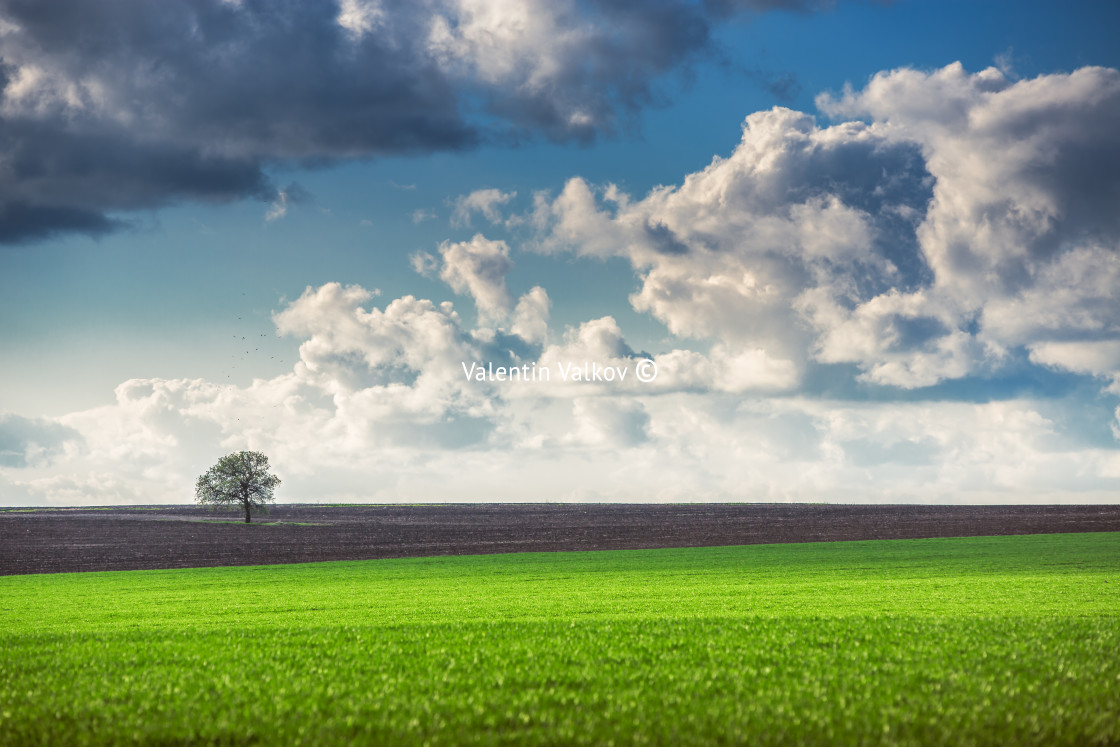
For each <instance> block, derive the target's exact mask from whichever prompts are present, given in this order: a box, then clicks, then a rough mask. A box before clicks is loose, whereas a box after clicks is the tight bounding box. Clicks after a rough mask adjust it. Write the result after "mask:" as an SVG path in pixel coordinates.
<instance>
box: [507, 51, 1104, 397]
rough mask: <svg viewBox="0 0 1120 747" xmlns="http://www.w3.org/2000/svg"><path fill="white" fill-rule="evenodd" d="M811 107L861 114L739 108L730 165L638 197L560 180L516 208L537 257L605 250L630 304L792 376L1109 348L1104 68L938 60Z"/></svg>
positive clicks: (908, 371)
mask: <svg viewBox="0 0 1120 747" xmlns="http://www.w3.org/2000/svg"><path fill="white" fill-rule="evenodd" d="M817 101H818V106H819V107H820V108H821V109H822V110H823V111H824V112H826V113H828V114H830V115H831V116H833V117H834V118H837V119H840V118H843V117H852V116H858V117H863V118H865V121H857V120H850V121H843V120H841V121H838V122H837V123H835V124H832V125H831V126H827V127H824V126H821V125H820V124H819V123H818V122H817V120H816V119H815V118H814V117H812V116H810V115H808V114H804V113H800V112H795V111H791V110H789V109H784V108H774V109H772V110H770V111H764V112H756V113H754V114H750V115H749V116H748V117H747V118H746V120H745V121H744V124H743V137H742V140H741V142H740V143H739V145H738V146H737V147H736V148H735V150H734V152H732V153H731V155H730V156H728V157H726V158H724V157H716V158H714V159H713V161H712V163H711V164H710V165H709V166H707V167H706V168H705V169H703V170H701V171H698V172H696V173H693V174H689V175H687V176H686V177H685V178H684V179H683V181H682V182H681V183H680V184H679V185H676V186H666V187H659V188H657V189H655V190H653V191H652V192H651V193H650V194H648V195H646V196H645V197H644V198H642V199H640V200H636V199H634V198H632V197H631V196H629V195H626V194H624V193H622V192H621V191H620V190H619V189H618V188H617V187H615V186H613V185H607V186H605V187H596V186H593V185H590V184H588V183H587V182H585V181H584V180H582V179H580V178H578V177H577V178H573V179H572V180H570V181H569V182H568V183H567V184H566V185H565V187H564V188H563V190H562V191H561V192H560V193H559V194H558V195H556V196H555V197H551V196H549V195H546V194H537V195H535V197H534V207H533V210H532V212H531V214H530V216H529V222H530V224H531V225H532V226H533V227H534V228H535V230H536V231H537V232H538V236H537V239H536V240H535V243H534V247H535V249H536V250H537V251H542V252H572V253H575V254H577V255H580V256H591V257H612V256H617V257H623V258H625V259H627V260H628V261H629V262H630V263H631V264H632V266H633V267H634V269H635V272H636V273H637V274H638V277H639V280H640V287H639V289H638V290H637V291H636V292H635V293H634V294H632V295H631V297H630V301H631V304H632V305H633V307H634V308H635V309H636V310H637V311H640V312H646V313H649V314H651V315H652V316H653V317H654V318H656V319H658V320H660V321H661V322H663V323H664V324H665V325H666V327H667V328H668V330H669V331H670V332H671V333H672V334H673V335H676V336H678V337H684V338H693V339H696V340H701V341H710V342H712V343H715V344H718V345H723V346H725V347H726V349H727V350H730V351H732V352H733V353H734V354H738V353H741V352H746V351H752V350H754V351H762V352H764V353H765V355H766V356H767V357H768V358H769V359H771V360H774V361H785V362H786V363H787V364H788V365H789V366H792V367H793V369H794V370H795V371H796V375H798V376H800V375H803V374H804V373H805V372H806V371H807V370H808V369H809V368H811V367H813V366H817V365H822V364H823V365H836V364H840V365H854V366H855V367H857V369H858V370H859V378H860V380H861V381H863V382H866V383H870V384H875V385H881V386H889V387H897V388H901V389H915V388H923V387H930V386H934V385H937V384H940V383H942V382H944V381H947V380H953V379H965V378H968V377H972V376H983V375H986V374H988V373H991V372H993V371H997V370H999V368H1000V367H1001V366H1003V365H1005V364H1006V363H1008V362H1010V361H1012V360H1015V359H1016V355H1017V351H1018V354H1021V353H1024V352H1025V351H1029V350H1041V348H1038V345H1039V344H1041V343H1044V342H1048V341H1060V340H1062V339H1067V338H1069V337H1070V336H1075V337H1080V338H1084V339H1093V340H1100V339H1104V340H1116V339H1118V338H1117V335H1118V334H1120V333H1118V332H1117V330H1120V305H1118V303H1120V302H1118V297H1117V294H1116V293H1115V288H1116V287H1117V282H1120V218H1118V215H1120V213H1118V212H1117V211H1116V210H1115V206H1116V205H1117V204H1120V176H1118V174H1120V142H1118V141H1117V139H1116V137H1115V134H1114V133H1115V132H1116V131H1117V129H1118V128H1120V72H1118V71H1116V70H1110V69H1104V68H1084V69H1081V70H1077V71H1075V72H1073V73H1070V74H1055V75H1044V76H1040V77H1038V78H1035V79H1031V80H1021V81H1017V82H1012V81H1008V80H1007V79H1006V78H1005V77H1004V76H1003V74H1002V73H1000V72H999V71H998V70H995V69H994V68H993V69H988V70H984V71H981V72H979V73H975V74H969V73H967V72H965V71H964V69H963V68H962V67H961V66H960V65H959V64H953V65H949V66H947V67H945V68H943V69H941V70H936V71H933V72H928V73H927V72H919V71H915V70H909V69H903V70H897V71H891V72H886V73H880V74H878V75H876V76H874V77H873V78H872V79H871V82H870V83H869V84H868V85H867V87H866V88H865V89H863V90H859V91H856V90H853V89H851V88H848V89H846V90H845V92H844V93H843V94H841V95H839V96H833V95H828V94H826V95H822V96H820V97H818V99H817ZM1038 355H1040V354H1036V358H1037V359H1038V360H1041V358H1038ZM1046 360H1047V365H1055V362H1054V361H1053V359H1052V358H1049V357H1048V358H1046ZM1070 370H1076V369H1070ZM1105 373H1108V372H1105ZM1102 375H1103V374H1102ZM1109 375H1111V374H1109Z"/></svg>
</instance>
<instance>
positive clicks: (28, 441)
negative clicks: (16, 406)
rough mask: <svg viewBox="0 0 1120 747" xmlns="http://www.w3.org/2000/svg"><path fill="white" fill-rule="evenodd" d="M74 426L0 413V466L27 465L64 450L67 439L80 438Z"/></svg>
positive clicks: (78, 439) (44, 459) (79, 439)
mask: <svg viewBox="0 0 1120 747" xmlns="http://www.w3.org/2000/svg"><path fill="white" fill-rule="evenodd" d="M81 440H82V437H81V435H80V434H79V433H78V432H77V431H75V430H74V429H73V428H68V427H66V426H64V425H60V424H59V423H53V422H51V421H49V420H45V419H42V418H24V417H20V416H19V415H12V414H4V415H0V467H27V466H29V465H32V464H36V463H40V462H43V461H47V460H49V459H50V458H51V457H54V456H57V455H58V454H61V453H62V449H63V446H64V445H65V444H66V442H67V441H81Z"/></svg>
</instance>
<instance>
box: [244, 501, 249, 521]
mask: <svg viewBox="0 0 1120 747" xmlns="http://www.w3.org/2000/svg"><path fill="white" fill-rule="evenodd" d="M245 523H246V524H248V523H249V502H248V501H245Z"/></svg>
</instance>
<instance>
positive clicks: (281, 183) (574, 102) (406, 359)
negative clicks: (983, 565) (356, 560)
mask: <svg viewBox="0 0 1120 747" xmlns="http://www.w3.org/2000/svg"><path fill="white" fill-rule="evenodd" d="M1117 28H1120V5H1117V4H1116V3H1115V2H1107V1H1101V2H1090V1H1085V2H1078V3H1057V2H1038V1H1033V2H1032V1H1022V2H1001V1H995V0H993V1H992V2H982V3H976V2H955V1H952V0H944V1H942V2H936V3H935V2H917V1H916V0H911V1H907V0H897V1H896V2H862V1H857V0H835V2H824V1H819V2H818V1H814V0H650V1H646V2H640V3H639V2H629V1H628V0H583V1H577V0H417V1H416V2H407V3H392V2H377V1H376V0H318V1H316V2H307V1H297V0H288V1H287V2H264V1H263V0H260V1H258V0H160V2H144V1H143V0H92V1H91V0H52V1H51V2H49V3H44V2H42V1H41V0H0V350H2V351H3V354H2V356H0V505H7V506H25V505H26V506H38V505H60V506H64V505H114V504H156V503H189V502H192V501H193V499H194V483H195V479H196V478H197V477H198V475H200V474H202V473H203V472H205V471H206V470H207V469H208V468H209V467H210V466H211V465H213V464H214V463H215V462H216V461H217V459H218V458H219V457H220V456H222V455H223V454H226V453H229V452H233V451H240V450H244V449H251V450H256V451H261V452H263V453H265V454H266V455H267V456H268V457H269V458H270V460H271V464H272V467H273V471H274V472H275V473H276V474H278V475H279V476H280V477H281V478H282V480H283V483H282V485H281V486H280V488H279V489H278V490H277V498H278V500H280V501H285V502H288V501H290V502H339V501H345V502H378V503H388V502H444V501H470V502H482V501H563V502H580V501H627V502H661V501H678V502H704V501H742V502H754V501H763V502H774V501H781V502H784V501H808V502H827V503H969V504H976V503H1115V502H1116V500H1117V499H1118V496H1120V292H1118V289H1120V135H1118V134H1117V133H1120V46H1118V45H1117V44H1116V43H1115V30H1116V29H1117Z"/></svg>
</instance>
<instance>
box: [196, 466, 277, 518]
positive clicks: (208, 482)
mask: <svg viewBox="0 0 1120 747" xmlns="http://www.w3.org/2000/svg"><path fill="white" fill-rule="evenodd" d="M279 484H280V478H279V477H277V476H276V475H270V474H269V473H268V457H266V456H265V455H264V454H262V453H260V452H259V451H239V452H237V453H236V454H226V455H225V456H224V457H222V458H221V459H219V460H218V463H217V464H215V465H214V466H213V467H211V468H210V469H209V470H208V471H207V472H206V474H205V475H202V476H201V477H199V478H198V482H196V483H195V486H194V495H195V499H196V500H197V501H198V502H199V503H200V504H203V505H211V506H236V505H238V504H240V505H241V507H242V508H244V509H245V523H246V524H248V523H249V521H250V511H251V510H252V508H253V506H259V507H261V508H264V509H265V510H267V504H269V503H272V501H273V497H272V492H273V491H274V490H275V489H276V486H277V485H279Z"/></svg>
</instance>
